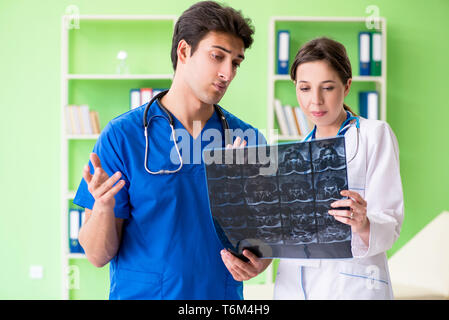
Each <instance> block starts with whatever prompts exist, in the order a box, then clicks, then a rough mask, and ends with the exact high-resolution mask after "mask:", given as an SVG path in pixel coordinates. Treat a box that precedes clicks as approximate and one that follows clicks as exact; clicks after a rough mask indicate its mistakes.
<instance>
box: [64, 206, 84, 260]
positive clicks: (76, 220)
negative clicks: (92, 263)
mask: <svg viewBox="0 0 449 320" xmlns="http://www.w3.org/2000/svg"><path fill="white" fill-rule="evenodd" d="M84 216H85V211H84V210H80V209H74V208H71V209H69V219H68V223H69V225H68V229H69V239H68V241H69V252H70V253H84V250H83V247H81V245H80V243H79V238H78V236H79V231H80V229H81V226H82V225H83V223H84Z"/></svg>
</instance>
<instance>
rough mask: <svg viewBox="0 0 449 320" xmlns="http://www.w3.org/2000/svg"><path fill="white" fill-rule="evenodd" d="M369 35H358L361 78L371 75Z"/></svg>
mask: <svg viewBox="0 0 449 320" xmlns="http://www.w3.org/2000/svg"><path fill="white" fill-rule="evenodd" d="M370 46H371V33H369V32H360V33H359V68H360V69H359V72H360V75H361V76H369V75H370V74H371V57H370V50H371V49H370Z"/></svg>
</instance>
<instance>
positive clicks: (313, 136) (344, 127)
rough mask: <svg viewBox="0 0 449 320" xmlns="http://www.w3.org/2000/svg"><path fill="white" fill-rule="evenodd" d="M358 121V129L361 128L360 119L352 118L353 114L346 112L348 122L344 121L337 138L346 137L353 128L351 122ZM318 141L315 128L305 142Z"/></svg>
mask: <svg viewBox="0 0 449 320" xmlns="http://www.w3.org/2000/svg"><path fill="white" fill-rule="evenodd" d="M352 120H355V121H356V127H357V128H360V122H359V118H358V117H354V116H351V113H350V112H349V111H346V120H345V121H343V123H342V124H341V126H340V129H338V133H337V136H344V135H345V133H346V131H348V130H349V128H350V127H351V121H352ZM315 139H316V126H314V127H313V130H312V131H311V132H310V133H309V134H308V135H307V137H306V138H305V139H304V141H307V140H315Z"/></svg>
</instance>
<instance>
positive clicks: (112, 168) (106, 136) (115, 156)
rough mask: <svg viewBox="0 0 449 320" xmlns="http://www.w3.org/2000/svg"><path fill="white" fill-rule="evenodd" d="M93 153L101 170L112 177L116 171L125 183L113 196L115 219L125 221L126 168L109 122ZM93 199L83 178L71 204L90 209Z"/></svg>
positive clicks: (126, 197)
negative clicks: (96, 156) (99, 163)
mask: <svg viewBox="0 0 449 320" xmlns="http://www.w3.org/2000/svg"><path fill="white" fill-rule="evenodd" d="M93 152H94V153H96V154H97V155H98V157H99V158H100V161H101V166H102V168H103V170H104V171H105V172H106V173H107V174H108V175H109V176H112V175H113V174H114V173H116V172H117V171H120V173H121V174H122V177H121V179H123V180H124V181H125V186H124V187H123V188H122V189H121V190H120V191H119V192H118V193H117V194H116V195H115V207H114V214H115V216H116V217H117V218H122V219H127V218H129V215H130V205H129V193H128V188H129V180H128V178H127V176H126V168H125V167H124V164H123V161H122V159H121V154H122V153H121V150H120V147H119V144H118V143H117V138H116V135H115V131H114V127H113V125H112V124H111V122H109V123H108V124H107V126H106V127H105V128H104V130H103V131H102V133H101V135H100V137H99V138H98V140H97V143H96V144H95V146H94V149H93ZM89 167H90V172H91V174H93V172H94V170H93V166H92V163H91V162H90V161H89ZM94 202H95V199H94V198H93V196H92V195H91V194H90V192H89V190H88V189H87V183H86V181H85V180H84V178H82V179H81V182H80V185H79V187H78V190H77V192H76V196H75V198H74V199H73V203H74V204H76V205H78V206H81V207H83V208H88V209H92V208H93V205H94Z"/></svg>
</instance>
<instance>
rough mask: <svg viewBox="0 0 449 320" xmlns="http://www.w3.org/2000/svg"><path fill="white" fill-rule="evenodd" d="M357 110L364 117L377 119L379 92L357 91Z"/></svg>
mask: <svg viewBox="0 0 449 320" xmlns="http://www.w3.org/2000/svg"><path fill="white" fill-rule="evenodd" d="M370 95H371V96H372V97H371V99H370V98H369V97H370ZM359 112H360V116H361V117H363V118H365V119H375V120H378V119H379V93H378V92H377V91H360V92H359Z"/></svg>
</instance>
